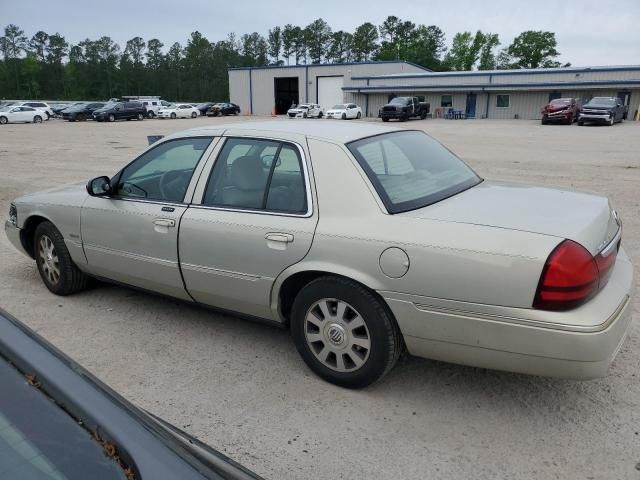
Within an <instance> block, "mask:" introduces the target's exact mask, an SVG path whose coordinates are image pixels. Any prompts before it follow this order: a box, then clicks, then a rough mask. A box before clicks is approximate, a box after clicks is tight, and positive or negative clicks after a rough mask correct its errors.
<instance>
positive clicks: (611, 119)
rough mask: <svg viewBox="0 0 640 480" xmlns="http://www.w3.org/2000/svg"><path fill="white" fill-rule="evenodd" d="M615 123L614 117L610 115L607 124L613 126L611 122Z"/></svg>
mask: <svg viewBox="0 0 640 480" xmlns="http://www.w3.org/2000/svg"><path fill="white" fill-rule="evenodd" d="M614 123H616V117H614V116H611V118H610V119H609V126H610V127H613V124H614Z"/></svg>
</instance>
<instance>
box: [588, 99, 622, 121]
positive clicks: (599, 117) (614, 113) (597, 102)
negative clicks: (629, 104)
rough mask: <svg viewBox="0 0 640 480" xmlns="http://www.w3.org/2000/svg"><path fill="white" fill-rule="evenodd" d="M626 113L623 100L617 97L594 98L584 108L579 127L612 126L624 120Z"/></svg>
mask: <svg viewBox="0 0 640 480" xmlns="http://www.w3.org/2000/svg"><path fill="white" fill-rule="evenodd" d="M625 112H626V110H625V106H624V105H623V104H622V100H620V99H619V98H617V97H593V98H592V99H591V100H589V101H588V102H587V103H585V104H584V106H583V107H582V111H581V112H580V115H579V116H578V125H584V124H585V123H606V124H607V125H609V126H612V125H613V124H614V123H616V122H622V121H623V120H624V116H625Z"/></svg>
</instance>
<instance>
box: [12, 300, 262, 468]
mask: <svg viewBox="0 0 640 480" xmlns="http://www.w3.org/2000/svg"><path fill="white" fill-rule="evenodd" d="M0 392H2V393H1V394H0V478H7V479H21V480H32V479H34V480H35V479H42V478H48V479H64V480H86V479H96V480H97V479H99V480H111V479H118V480H134V479H135V480H146V479H150V480H165V479H166V480H169V479H171V480H174V479H181V480H196V479H198V480H204V479H238V480H251V479H253V480H256V479H259V477H257V476H256V475H255V474H253V473H251V472H250V471H248V470H247V469H245V468H244V467H242V466H240V465H238V464H237V463H235V462H233V461H232V460H230V459H229V458H227V457H226V456H224V455H223V454H221V453H220V452H218V451H216V450H213V449H212V448H211V447H209V446H207V445H205V444H203V443H202V442H200V441H198V440H197V439H195V438H193V437H191V436H190V435H188V434H187V433H185V432H183V431H181V430H179V429H177V428H176V427H174V426H172V425H170V424H168V423H166V422H164V421H163V420H161V419H159V418H157V417H155V416H153V415H151V414H149V413H147V412H145V411H144V410H141V409H139V408H137V407H135V406H134V405H132V404H131V403H129V402H128V401H127V400H125V399H124V398H122V397H121V396H120V395H118V394H117V393H116V392H114V391H113V390H111V389H110V388H109V387H107V386H106V385H104V384H102V383H101V382H100V381H99V380H97V379H96V378H95V377H93V376H92V375H91V374H90V373H89V372H88V371H86V370H85V369H84V368H82V367H81V366H80V365H78V364H77V363H75V362H74V361H73V360H71V359H70V358H69V357H67V356H66V355H65V354H64V353H62V352H61V351H60V350H58V349H56V348H55V347H54V346H52V345H51V344H49V343H48V342H47V341H46V340H44V339H43V338H42V337H40V336H39V335H37V334H36V333H35V332H33V331H32V330H30V329H28V328H27V327H26V326H24V325H23V324H21V323H20V322H18V321H17V320H16V319H14V318H13V317H11V316H9V315H8V314H6V313H4V312H3V311H2V310H0Z"/></svg>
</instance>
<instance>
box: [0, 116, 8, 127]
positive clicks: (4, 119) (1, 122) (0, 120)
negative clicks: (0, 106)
mask: <svg viewBox="0 0 640 480" xmlns="http://www.w3.org/2000/svg"><path fill="white" fill-rule="evenodd" d="M7 123H9V120H8V119H7V117H0V125H5V124H7Z"/></svg>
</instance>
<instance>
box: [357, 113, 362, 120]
mask: <svg viewBox="0 0 640 480" xmlns="http://www.w3.org/2000/svg"><path fill="white" fill-rule="evenodd" d="M356 118H357V119H358V120H360V119H361V118H362V113H360V112H358V114H357V115H356Z"/></svg>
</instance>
